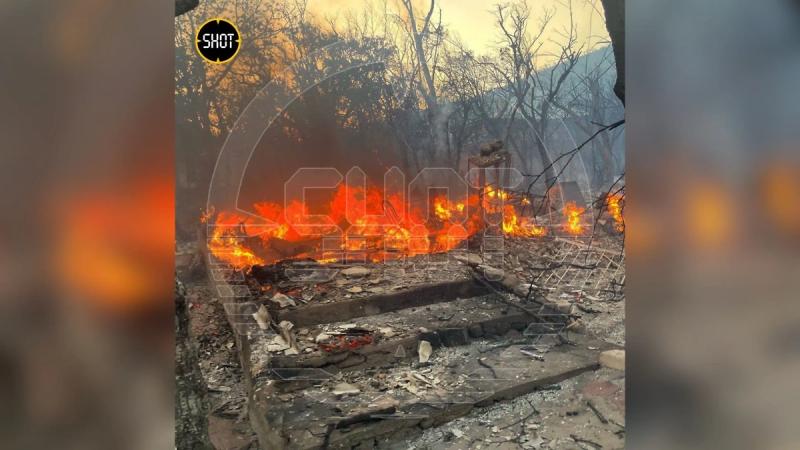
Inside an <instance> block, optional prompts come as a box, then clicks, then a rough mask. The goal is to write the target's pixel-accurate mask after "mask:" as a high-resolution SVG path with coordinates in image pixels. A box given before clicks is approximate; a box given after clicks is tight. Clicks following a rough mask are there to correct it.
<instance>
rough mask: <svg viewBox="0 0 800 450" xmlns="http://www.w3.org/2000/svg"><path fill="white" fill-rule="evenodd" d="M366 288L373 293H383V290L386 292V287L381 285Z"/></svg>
mask: <svg viewBox="0 0 800 450" xmlns="http://www.w3.org/2000/svg"><path fill="white" fill-rule="evenodd" d="M367 290H368V291H369V292H372V293H373V294H383V293H384V292H386V289H384V288H382V287H371V288H369V289H367Z"/></svg>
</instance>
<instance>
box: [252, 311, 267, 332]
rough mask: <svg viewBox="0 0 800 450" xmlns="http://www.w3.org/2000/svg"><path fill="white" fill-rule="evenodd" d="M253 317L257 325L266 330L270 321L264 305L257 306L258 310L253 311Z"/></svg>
mask: <svg viewBox="0 0 800 450" xmlns="http://www.w3.org/2000/svg"><path fill="white" fill-rule="evenodd" d="M253 318H254V319H256V322H257V323H258V327H259V328H261V329H262V330H266V329H268V328H269V322H270V316H269V311H267V308H266V307H265V306H264V305H261V307H260V308H258V311H256V312H254V313H253Z"/></svg>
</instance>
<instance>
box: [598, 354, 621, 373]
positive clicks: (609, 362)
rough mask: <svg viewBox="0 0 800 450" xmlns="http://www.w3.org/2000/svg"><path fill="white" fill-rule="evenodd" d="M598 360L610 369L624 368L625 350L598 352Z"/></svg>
mask: <svg viewBox="0 0 800 450" xmlns="http://www.w3.org/2000/svg"><path fill="white" fill-rule="evenodd" d="M599 360H600V364H601V365H603V366H605V367H608V368H610V369H616V370H625V350H606V351H604V352H603V353H600V358H599Z"/></svg>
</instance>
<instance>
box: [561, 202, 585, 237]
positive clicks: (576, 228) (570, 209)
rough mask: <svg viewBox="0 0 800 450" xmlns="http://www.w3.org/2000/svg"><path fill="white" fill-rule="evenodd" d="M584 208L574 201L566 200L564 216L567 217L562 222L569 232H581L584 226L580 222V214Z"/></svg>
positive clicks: (576, 233)
mask: <svg viewBox="0 0 800 450" xmlns="http://www.w3.org/2000/svg"><path fill="white" fill-rule="evenodd" d="M584 211H585V208H579V207H578V205H576V204H575V202H568V203H567V204H566V206H564V216H565V217H566V218H567V223H566V224H564V230H566V232H567V233H569V234H575V235H578V234H583V231H584V228H585V226H584V225H583V224H582V223H581V215H582V214H583V213H584Z"/></svg>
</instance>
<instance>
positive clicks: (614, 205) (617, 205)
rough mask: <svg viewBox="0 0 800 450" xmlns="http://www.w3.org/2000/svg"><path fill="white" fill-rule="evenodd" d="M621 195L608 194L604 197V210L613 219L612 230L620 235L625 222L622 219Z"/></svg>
mask: <svg viewBox="0 0 800 450" xmlns="http://www.w3.org/2000/svg"><path fill="white" fill-rule="evenodd" d="M623 200H624V199H623V196H622V194H609V195H608V196H607V197H606V208H607V209H608V212H609V214H611V217H612V218H613V219H614V229H615V230H616V231H618V232H620V233H622V232H623V231H625V220H624V219H623V217H622V202H623Z"/></svg>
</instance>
